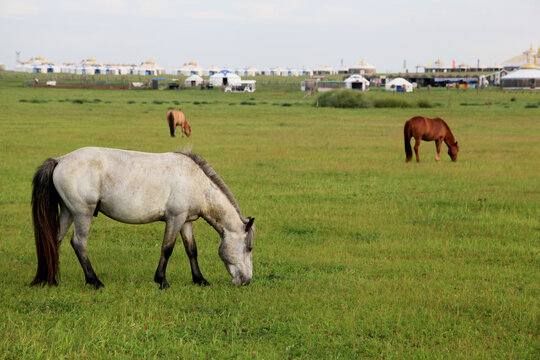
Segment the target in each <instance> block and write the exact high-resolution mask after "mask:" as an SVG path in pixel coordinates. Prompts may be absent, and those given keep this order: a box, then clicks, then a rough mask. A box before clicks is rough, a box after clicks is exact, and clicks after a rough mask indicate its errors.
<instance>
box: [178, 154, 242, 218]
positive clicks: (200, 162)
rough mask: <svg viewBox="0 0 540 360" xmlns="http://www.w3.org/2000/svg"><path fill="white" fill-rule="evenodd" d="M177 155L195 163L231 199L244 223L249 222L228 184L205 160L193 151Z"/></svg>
mask: <svg viewBox="0 0 540 360" xmlns="http://www.w3.org/2000/svg"><path fill="white" fill-rule="evenodd" d="M175 154H181V155H184V156H187V157H188V158H190V159H191V160H193V162H194V163H195V164H197V165H198V166H199V168H200V169H201V170H202V171H203V172H204V173H205V174H206V176H208V178H209V179H210V180H211V181H212V182H213V183H214V184H215V185H216V186H217V187H218V189H220V190H221V192H222V193H223V194H224V195H225V196H226V197H227V199H229V201H230V203H231V204H232V206H233V207H234V208H235V209H236V212H237V213H238V215H239V216H240V219H241V220H242V222H244V223H246V222H247V220H246V219H245V218H244V215H242V211H241V210H240V207H239V206H238V203H237V202H236V199H235V198H234V195H233V193H232V192H231V190H230V189H229V187H228V186H227V184H225V181H224V180H223V179H222V178H221V176H219V175H218V173H217V172H216V171H215V170H214V169H213V168H212V167H211V166H210V165H208V163H207V162H206V160H204V159H203V158H202V157H200V156H199V155H197V154H194V153H192V152H191V151H176V152H175Z"/></svg>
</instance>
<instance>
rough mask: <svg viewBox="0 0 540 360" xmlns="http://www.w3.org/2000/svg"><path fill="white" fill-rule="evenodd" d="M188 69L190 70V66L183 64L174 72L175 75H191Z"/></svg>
mask: <svg viewBox="0 0 540 360" xmlns="http://www.w3.org/2000/svg"><path fill="white" fill-rule="evenodd" d="M189 70H190V66H189V65H188V64H184V65H182V66H179V67H178V68H177V69H176V70H175V72H176V75H184V76H189V75H191V74H190V73H189Z"/></svg>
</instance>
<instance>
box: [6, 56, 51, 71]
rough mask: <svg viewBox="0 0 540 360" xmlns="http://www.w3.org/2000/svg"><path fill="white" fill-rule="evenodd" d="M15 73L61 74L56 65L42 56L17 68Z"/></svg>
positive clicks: (22, 63)
mask: <svg viewBox="0 0 540 360" xmlns="http://www.w3.org/2000/svg"><path fill="white" fill-rule="evenodd" d="M15 71H22V72H29V73H35V74H40V73H59V72H60V67H58V66H55V65H54V63H52V62H50V61H46V60H45V59H44V58H43V57H41V56H36V57H35V58H33V59H30V60H29V61H23V62H21V63H19V64H18V65H17V66H16V67H15Z"/></svg>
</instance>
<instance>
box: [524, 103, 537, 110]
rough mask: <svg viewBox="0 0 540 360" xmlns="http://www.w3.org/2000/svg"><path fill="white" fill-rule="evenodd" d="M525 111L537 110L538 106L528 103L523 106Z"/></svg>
mask: <svg viewBox="0 0 540 360" xmlns="http://www.w3.org/2000/svg"><path fill="white" fill-rule="evenodd" d="M525 109H538V105H537V104H530V103H529V104H527V105H525Z"/></svg>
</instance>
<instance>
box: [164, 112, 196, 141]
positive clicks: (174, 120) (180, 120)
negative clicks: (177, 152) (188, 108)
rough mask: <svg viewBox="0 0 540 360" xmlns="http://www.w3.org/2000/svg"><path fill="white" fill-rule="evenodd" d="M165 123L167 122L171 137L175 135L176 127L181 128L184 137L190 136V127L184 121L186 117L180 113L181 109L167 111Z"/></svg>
mask: <svg viewBox="0 0 540 360" xmlns="http://www.w3.org/2000/svg"><path fill="white" fill-rule="evenodd" d="M167 121H168V122H169V129H170V130H171V137H174V136H175V135H176V127H177V126H178V125H180V126H181V127H182V132H183V133H184V134H186V136H188V137H189V136H190V135H191V126H189V123H188V122H187V120H186V115H184V113H183V112H182V110H181V109H178V110H169V112H168V113H167Z"/></svg>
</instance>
